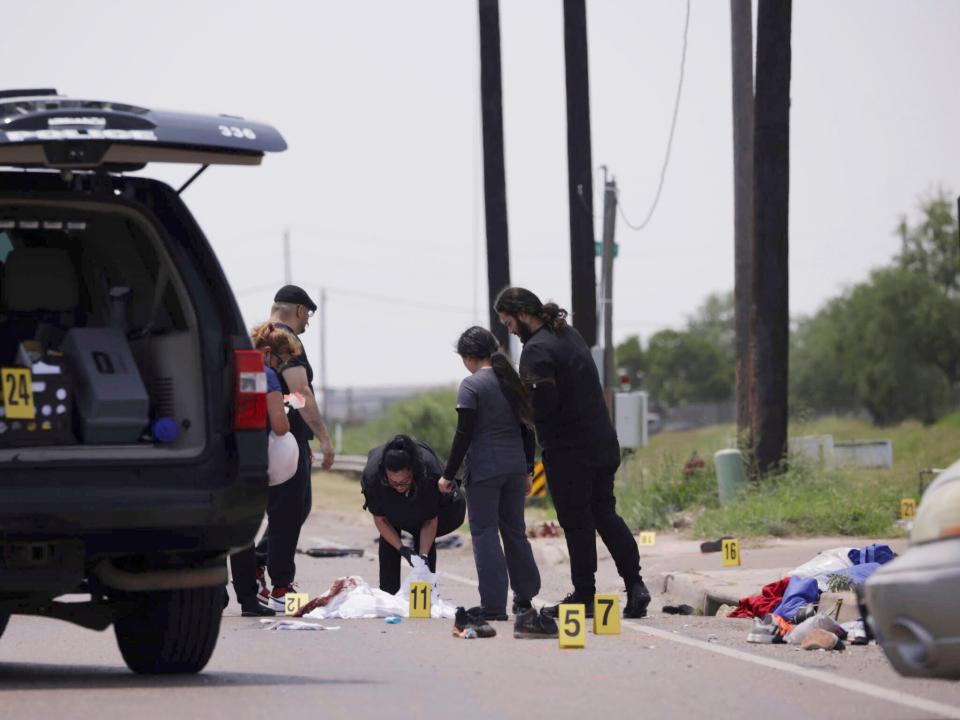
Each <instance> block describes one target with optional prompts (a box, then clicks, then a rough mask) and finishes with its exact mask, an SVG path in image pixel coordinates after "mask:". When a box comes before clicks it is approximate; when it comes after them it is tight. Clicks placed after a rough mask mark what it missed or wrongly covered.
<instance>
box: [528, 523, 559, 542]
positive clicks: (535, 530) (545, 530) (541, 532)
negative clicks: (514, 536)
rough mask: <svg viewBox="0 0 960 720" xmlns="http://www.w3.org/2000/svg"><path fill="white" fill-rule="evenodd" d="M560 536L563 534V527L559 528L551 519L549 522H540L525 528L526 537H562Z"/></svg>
mask: <svg viewBox="0 0 960 720" xmlns="http://www.w3.org/2000/svg"><path fill="white" fill-rule="evenodd" d="M562 536H563V528H561V527H560V526H559V525H558V524H557V523H556V522H555V521H553V520H550V521H549V522H542V523H539V524H537V525H533V526H532V527H529V528H527V537H532V538H549V537H562Z"/></svg>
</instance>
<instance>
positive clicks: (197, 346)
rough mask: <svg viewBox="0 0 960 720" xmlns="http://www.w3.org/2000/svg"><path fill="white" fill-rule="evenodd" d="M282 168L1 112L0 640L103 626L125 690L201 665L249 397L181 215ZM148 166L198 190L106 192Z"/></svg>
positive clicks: (116, 124)
mask: <svg viewBox="0 0 960 720" xmlns="http://www.w3.org/2000/svg"><path fill="white" fill-rule="evenodd" d="M285 148H286V143H285V142H284V140H283V138H282V137H281V136H280V134H279V133H278V132H277V131H276V130H274V129H273V128H271V127H269V126H267V125H264V124H261V123H257V122H251V121H248V120H244V119H241V118H237V117H232V116H226V115H221V116H200V115H190V114H183V113H174V112H164V111H159V110H152V109H149V108H144V107H137V106H133V105H123V104H118V103H113V102H102V101H92V100H78V99H72V98H67V97H64V96H62V95H59V94H57V93H56V91H53V90H21V91H7V92H0V166H3V167H4V168H5V169H3V170H0V391H2V402H0V634H2V633H3V630H4V629H5V627H6V626H7V623H8V622H9V621H10V617H11V615H42V616H45V617H49V618H56V619H59V620H65V621H68V622H73V623H77V624H79V625H82V626H84V627H87V628H91V629H95V630H104V629H106V628H108V627H109V626H110V625H111V624H112V625H113V627H114V631H115V633H116V638H117V642H118V644H119V647H120V650H121V653H122V654H123V657H124V660H125V661H126V663H127V665H128V666H129V667H130V668H131V669H133V670H134V671H137V672H147V673H170V672H197V671H199V670H201V669H202V668H203V667H204V665H205V664H206V663H207V661H208V660H209V658H210V655H211V653H212V652H213V649H214V646H215V645H216V641H217V636H218V632H219V628H220V615H221V612H222V609H223V599H224V585H225V583H226V579H227V571H226V557H227V555H228V554H229V553H230V552H231V551H232V550H235V549H238V548H241V547H243V546H246V545H248V544H249V543H250V542H251V540H252V538H253V536H254V534H255V532H256V529H257V527H258V525H259V523H260V520H261V517H262V515H263V510H264V506H265V502H266V492H267V474H266V465H267V460H266V458H267V438H266V434H265V431H264V429H265V427H266V405H265V390H266V378H265V375H264V370H263V364H262V361H261V357H260V355H259V353H258V352H256V351H255V350H252V349H251V345H250V340H249V338H248V335H247V331H246V329H245V328H244V325H243V321H242V319H241V316H240V312H239V309H238V307H237V303H236V300H235V299H234V296H233V293H232V292H231V290H230V286H229V285H228V284H227V280H226V278H225V277H224V273H223V270H222V269H221V267H220V264H219V262H218V261H217V258H216V256H215V255H214V253H213V250H212V249H211V247H210V244H209V243H208V242H207V240H206V238H205V237H204V235H203V232H202V231H201V229H200V227H199V226H198V225H197V223H196V221H195V220H194V218H193V217H192V216H191V214H190V212H189V211H188V210H187V207H186V206H185V205H184V203H183V201H182V199H181V197H180V195H181V193H182V192H183V190H184V189H185V187H186V185H189V183H190V182H191V181H192V180H193V179H195V178H196V176H197V174H199V173H200V172H202V171H203V170H204V169H206V167H208V166H209V165H211V164H228V165H257V164H259V163H260V161H261V160H262V158H263V156H264V154H265V153H267V152H279V151H282V150H284V149H285ZM148 163H192V164H195V165H197V166H199V169H198V171H197V174H195V175H194V176H193V177H192V178H191V180H190V181H188V182H187V183H186V184H185V185H184V187H181V188H179V189H177V190H175V189H173V188H171V187H169V186H168V185H165V184H164V183H161V182H158V181H156V180H152V179H148V178H143V177H133V176H130V175H128V174H127V173H129V172H130V171H133V170H139V169H141V168H143V167H144V166H146V165H147V164H148ZM64 595H71V596H72V597H71V598H69V599H70V600H71V601H70V602H64V601H63V600H62V599H61V597H62V596H64ZM78 595H82V597H77V596H78ZM14 622H15V620H14ZM0 642H2V640H0Z"/></svg>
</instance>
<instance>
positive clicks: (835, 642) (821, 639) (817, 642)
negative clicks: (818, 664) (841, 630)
mask: <svg viewBox="0 0 960 720" xmlns="http://www.w3.org/2000/svg"><path fill="white" fill-rule="evenodd" d="M800 647H802V648H803V649H804V650H843V647H844V646H843V641H841V640H840V638H839V637H837V636H836V635H834V634H833V633H832V632H827V631H826V630H821V629H820V628H814V629H813V630H811V631H810V632H809V633H807V636H806V637H805V638H804V639H803V642H802V643H800Z"/></svg>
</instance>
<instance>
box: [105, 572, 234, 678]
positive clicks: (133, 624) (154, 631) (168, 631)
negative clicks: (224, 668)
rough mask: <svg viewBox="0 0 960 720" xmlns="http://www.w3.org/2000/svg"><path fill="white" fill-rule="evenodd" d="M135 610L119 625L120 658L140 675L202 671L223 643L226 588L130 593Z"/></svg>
mask: <svg viewBox="0 0 960 720" xmlns="http://www.w3.org/2000/svg"><path fill="white" fill-rule="evenodd" d="M125 599H128V600H129V599H134V600H135V603H136V605H135V607H134V609H133V611H132V612H130V613H128V614H124V615H123V616H122V617H118V618H117V619H116V621H115V622H114V624H113V627H114V631H115V632H116V635H117V644H118V645H119V646H120V654H121V655H123V659H124V661H125V662H126V663H127V667H129V668H130V669H131V670H133V671H134V672H137V673H195V672H200V671H201V670H202V669H203V667H204V665H206V664H207V661H208V660H209V659H210V656H211V655H212V654H213V649H214V648H215V647H216V645H217V636H218V635H219V633H220V615H221V613H222V612H223V588H219V587H214V588H196V589H191V590H173V591H169V592H145V593H135V594H133V593H132V594H130V595H126V596H125Z"/></svg>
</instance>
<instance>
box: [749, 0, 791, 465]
mask: <svg viewBox="0 0 960 720" xmlns="http://www.w3.org/2000/svg"><path fill="white" fill-rule="evenodd" d="M791 5H792V0H759V4H758V9H757V92H756V99H755V105H754V112H755V115H754V123H755V127H754V158H753V161H754V188H755V189H754V200H755V202H756V209H755V215H754V217H755V221H754V222H755V225H754V243H753V317H752V319H751V329H752V332H753V352H752V356H753V371H752V372H753V374H754V378H755V388H756V391H755V394H754V395H753V407H752V411H751V420H752V426H753V433H752V435H753V438H752V439H753V443H754V448H755V452H756V463H757V469H758V470H759V471H760V472H761V473H766V472H767V471H769V470H772V469H775V468H776V466H777V464H778V463H780V461H781V460H782V459H783V457H784V454H785V452H786V449H787V377H788V360H789V357H788V356H789V341H790V306H789V268H788V255H789V253H788V250H789V243H788V241H787V217H788V212H787V211H788V207H789V194H790V22H791V9H792V8H791Z"/></svg>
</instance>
